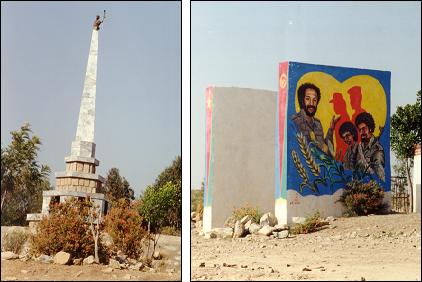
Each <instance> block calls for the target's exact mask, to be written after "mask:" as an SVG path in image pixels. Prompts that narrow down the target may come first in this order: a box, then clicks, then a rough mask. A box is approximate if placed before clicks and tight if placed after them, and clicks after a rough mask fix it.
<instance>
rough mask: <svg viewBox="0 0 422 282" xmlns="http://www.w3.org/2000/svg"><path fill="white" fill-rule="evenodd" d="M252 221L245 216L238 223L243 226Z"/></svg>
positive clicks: (250, 217)
mask: <svg viewBox="0 0 422 282" xmlns="http://www.w3.org/2000/svg"><path fill="white" fill-rule="evenodd" d="M251 220H252V216H250V215H245V216H244V217H243V218H242V219H241V220H240V223H242V224H243V225H245V224H246V223H247V222H248V221H251Z"/></svg>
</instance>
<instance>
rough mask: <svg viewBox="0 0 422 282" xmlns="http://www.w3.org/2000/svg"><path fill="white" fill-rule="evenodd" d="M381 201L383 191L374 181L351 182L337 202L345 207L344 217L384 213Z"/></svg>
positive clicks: (383, 205)
mask: <svg viewBox="0 0 422 282" xmlns="http://www.w3.org/2000/svg"><path fill="white" fill-rule="evenodd" d="M383 199H384V190H383V189H382V188H381V187H380V186H379V185H378V184H377V183H376V182H375V181H373V180H371V181H369V182H367V183H362V182H360V181H357V180H353V181H351V182H349V183H348V184H347V185H346V187H345V189H344V191H343V194H342V195H341V196H340V198H339V200H338V201H339V202H341V203H342V204H343V206H344V207H345V212H344V214H345V215H346V216H359V215H367V214H370V213H380V212H384V211H385V208H386V205H385V204H383Z"/></svg>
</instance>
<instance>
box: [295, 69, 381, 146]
mask: <svg viewBox="0 0 422 282" xmlns="http://www.w3.org/2000/svg"><path fill="white" fill-rule="evenodd" d="M306 82H309V83H313V84H315V85H316V86H317V87H318V88H319V89H320V91H321V100H320V101H319V103H318V108H317V112H316V114H315V117H316V118H318V119H319V120H320V121H321V124H322V127H323V130H324V135H326V134H327V131H328V128H329V127H330V123H331V119H332V117H333V116H337V115H336V113H335V112H334V109H333V104H332V103H330V100H331V99H332V98H333V93H341V94H342V96H343V99H344V100H345V102H346V108H347V113H348V114H349V117H350V118H352V115H353V113H354V110H353V109H352V106H351V104H350V95H349V94H348V93H347V91H348V90H349V89H350V88H352V87H353V86H360V87H361V93H362V102H361V106H362V108H363V109H365V110H366V111H367V112H368V113H370V114H372V116H373V118H374V121H375V131H374V135H375V136H379V133H380V130H379V127H380V126H382V127H384V125H385V121H386V118H387V99H386V96H385V91H384V88H383V87H382V85H381V83H380V82H379V81H378V80H377V79H376V78H374V77H372V76H370V75H356V76H352V77H350V78H348V79H347V80H345V81H343V82H339V81H338V80H337V79H335V78H334V77H333V76H332V75H329V74H327V73H324V72H308V73H306V74H304V75H303V76H302V77H301V78H300V79H299V81H298V82H297V86H296V91H297V89H298V88H299V86H300V85H302V84H303V83H306ZM295 107H296V112H299V111H300V107H299V103H298V101H297V93H296V95H295ZM334 144H335V142H334Z"/></svg>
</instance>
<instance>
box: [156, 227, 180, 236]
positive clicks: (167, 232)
mask: <svg viewBox="0 0 422 282" xmlns="http://www.w3.org/2000/svg"><path fill="white" fill-rule="evenodd" d="M160 233H161V234H163V235H171V236H181V235H182V231H181V230H178V229H177V228H175V227H173V226H164V227H163V228H161V229H160Z"/></svg>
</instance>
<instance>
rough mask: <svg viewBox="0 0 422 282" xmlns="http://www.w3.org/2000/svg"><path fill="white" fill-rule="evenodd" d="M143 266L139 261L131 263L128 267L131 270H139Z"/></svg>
mask: <svg viewBox="0 0 422 282" xmlns="http://www.w3.org/2000/svg"><path fill="white" fill-rule="evenodd" d="M143 267H144V264H143V263H142V262H139V263H137V264H135V265H131V266H130V267H129V268H130V269H132V270H141V269H142V268H143Z"/></svg>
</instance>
